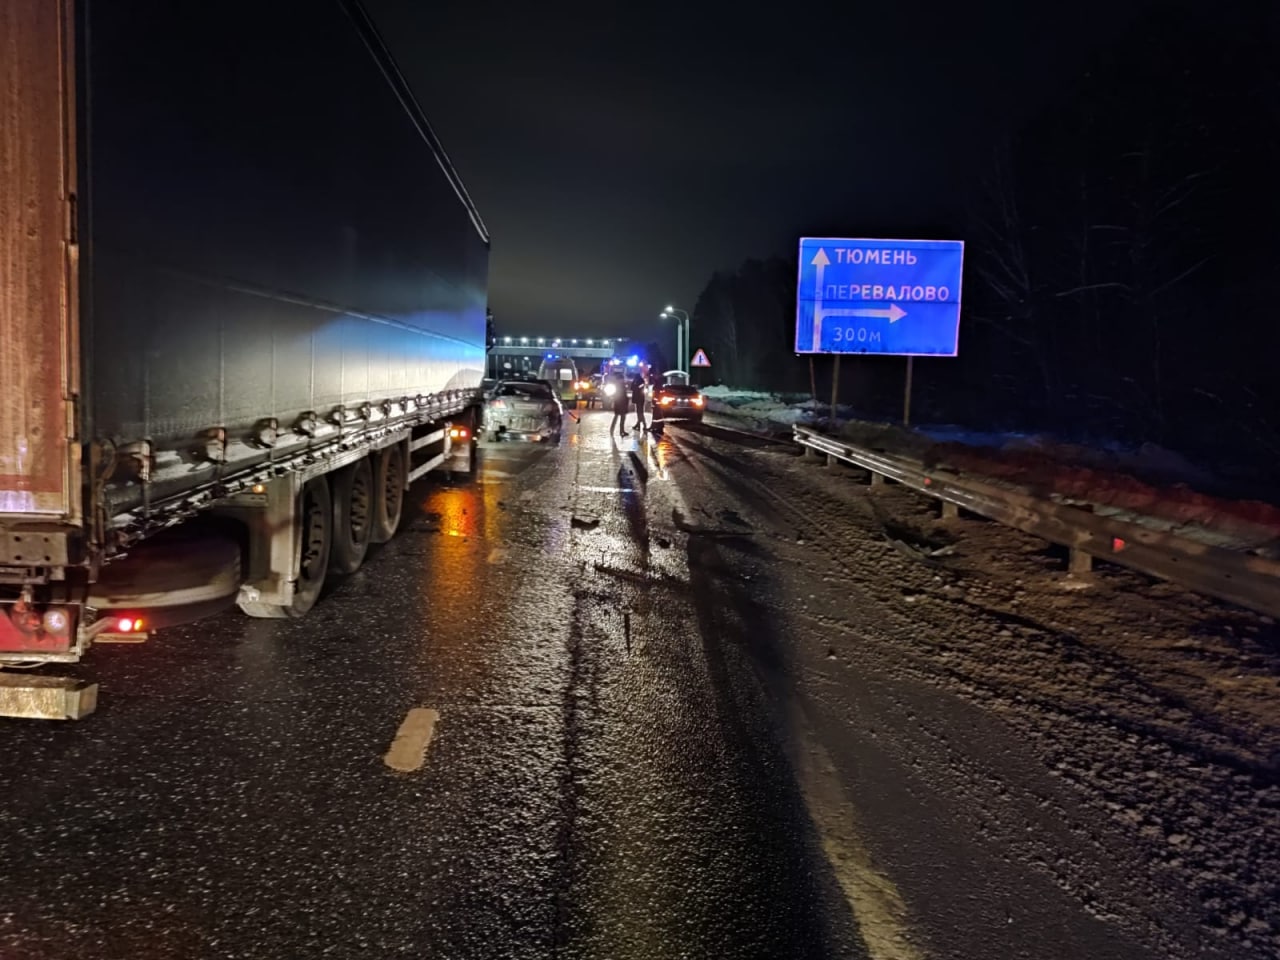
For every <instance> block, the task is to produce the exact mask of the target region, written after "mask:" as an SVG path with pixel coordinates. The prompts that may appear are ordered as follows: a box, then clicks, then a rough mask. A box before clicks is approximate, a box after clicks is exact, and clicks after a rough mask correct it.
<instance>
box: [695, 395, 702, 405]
mask: <svg viewBox="0 0 1280 960" xmlns="http://www.w3.org/2000/svg"><path fill="white" fill-rule="evenodd" d="M693 405H694V406H695V407H700V406H702V398H701V397H694V398H693Z"/></svg>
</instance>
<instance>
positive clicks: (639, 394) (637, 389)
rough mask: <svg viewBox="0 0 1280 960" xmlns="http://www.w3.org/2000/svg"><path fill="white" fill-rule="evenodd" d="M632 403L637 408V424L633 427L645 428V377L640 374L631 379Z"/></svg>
mask: <svg viewBox="0 0 1280 960" xmlns="http://www.w3.org/2000/svg"><path fill="white" fill-rule="evenodd" d="M631 405H632V406H633V407H635V408H636V425H635V427H634V428H633V429H636V430H644V429H647V428H646V427H645V422H644V377H642V376H640V375H639V374H637V375H636V378H635V379H634V380H632V381H631Z"/></svg>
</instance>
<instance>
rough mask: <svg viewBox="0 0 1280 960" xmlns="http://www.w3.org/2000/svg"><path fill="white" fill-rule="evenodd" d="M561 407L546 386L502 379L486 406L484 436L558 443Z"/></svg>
mask: <svg viewBox="0 0 1280 960" xmlns="http://www.w3.org/2000/svg"><path fill="white" fill-rule="evenodd" d="M563 421H564V408H563V407H562V406H561V404H560V400H559V398H557V397H556V395H555V393H554V392H553V391H552V390H551V388H550V387H548V386H547V385H546V384H545V383H540V382H538V381H536V380H532V381H530V380H504V381H502V382H501V383H499V384H498V385H497V387H495V388H494V390H493V393H491V394H490V395H489V400H488V402H487V403H486V404H485V424H484V428H485V435H486V436H487V437H488V438H489V439H490V440H503V439H521V440H551V441H552V442H555V443H558V442H559V441H560V429H561V425H562V424H563Z"/></svg>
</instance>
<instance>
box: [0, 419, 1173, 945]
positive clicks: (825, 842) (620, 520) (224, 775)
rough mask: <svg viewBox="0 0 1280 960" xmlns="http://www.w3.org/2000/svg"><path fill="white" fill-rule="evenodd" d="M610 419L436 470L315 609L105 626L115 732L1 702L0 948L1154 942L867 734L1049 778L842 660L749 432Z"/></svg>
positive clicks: (814, 580) (1043, 819) (834, 599)
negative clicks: (749, 461) (905, 736)
mask: <svg viewBox="0 0 1280 960" xmlns="http://www.w3.org/2000/svg"><path fill="white" fill-rule="evenodd" d="M607 425H608V417H607V416H606V415H605V414H602V413H599V412H592V413H586V414H584V415H583V417H582V422H581V424H580V425H578V424H575V425H573V426H572V427H571V428H570V429H568V430H566V436H565V439H564V442H563V444H562V445H560V446H558V447H549V446H539V445H517V444H498V445H493V446H487V447H485V448H484V449H483V451H482V467H481V473H480V476H479V478H478V480H477V481H473V482H470V483H467V482H457V483H449V482H447V481H445V480H442V479H435V478H428V480H426V481H424V482H423V483H421V484H419V485H418V486H416V487H415V488H414V498H415V509H414V511H413V513H412V515H411V516H409V517H407V518H406V522H405V524H404V526H403V527H402V530H401V533H400V535H399V536H398V537H397V538H396V539H395V540H393V541H392V542H391V543H389V544H387V545H386V546H384V547H382V548H380V549H377V550H376V551H375V552H373V553H371V556H370V559H369V560H368V561H367V562H366V565H365V566H364V568H363V569H362V570H361V571H360V572H359V573H357V574H356V575H354V576H351V577H349V578H347V579H346V580H344V581H343V582H341V583H339V584H337V585H336V586H335V587H334V588H332V589H331V591H330V593H329V595H328V596H327V597H326V598H325V599H324V600H323V601H322V603H321V605H320V606H318V607H317V608H316V609H315V610H314V611H313V612H312V614H311V615H309V616H308V617H307V618H306V619H304V620H303V621H300V622H277V621H253V620H249V619H247V618H243V617H241V616H239V615H238V614H227V615H225V616H222V617H218V618H215V619H212V620H208V621H204V622H202V623H200V624H198V625H195V626H192V627H189V628H183V629H178V630H173V631H170V632H166V633H163V634H160V635H158V636H156V637H155V638H153V639H152V640H151V641H150V642H148V643H147V644H146V645H143V646H104V647H100V648H97V649H95V650H94V651H93V654H92V656H91V658H90V661H89V662H88V663H87V664H86V665H85V667H84V668H83V669H84V670H85V671H86V672H90V671H91V672H92V673H93V675H95V676H96V677H97V679H98V680H99V681H100V683H101V694H100V706H99V710H98V713H97V714H95V715H94V716H93V717H91V718H90V719H88V720H86V721H83V722H80V723H74V724H61V725H59V724H42V723H31V722H21V721H0V769H2V770H3V771H4V772H5V782H6V789H5V795H4V802H3V804H0V843H2V847H0V849H2V851H3V852H2V854H0V887H2V888H3V890H4V891H5V893H4V896H3V900H0V957H2V958H4V960H53V958H59V960H62V958H71V957H90V956H92V957H95V958H101V960H109V958H139V960H158V958H204V957H210V958H213V957H245V958H250V957H252V958H258V957H263V958H270V957H357V956H359V957H422V958H434V957H441V958H444V957H451V958H472V957H475V958H481V957H485V958H487V957H494V958H520V957H530V958H534V957H538V958H542V957H581V958H637V960H638V958H654V960H657V958H673V957H688V958H702V957H707V958H711V957H715V958H772V957H778V958H826V957H870V958H873V960H886V958H894V960H898V958H902V960H912V958H918V957H927V956H934V957H943V956H946V957H960V958H985V957H993V956H1002V957H1075V956H1090V957H1095V958H1103V957H1106V958H1112V957H1114V958H1139V957H1155V956H1159V955H1160V954H1159V953H1158V952H1156V951H1155V950H1154V949H1153V948H1151V947H1149V946H1148V945H1146V944H1144V942H1143V939H1142V935H1141V931H1137V932H1135V931H1132V930H1129V931H1126V930H1124V929H1121V928H1118V927H1116V926H1115V925H1110V924H1107V923H1105V922H1104V921H1103V920H1101V919H1099V918H1098V917H1097V916H1096V915H1095V913H1092V912H1090V911H1089V910H1086V909H1085V908H1083V907H1082V906H1081V904H1080V903H1079V902H1077V901H1076V900H1075V899H1073V898H1072V897H1070V896H1068V895H1067V894H1066V893H1064V892H1063V891H1062V890H1061V889H1059V888H1057V887H1054V886H1053V885H1052V884H1050V883H1048V882H1046V881H1045V880H1044V878H1043V876H1042V874H1041V873H1039V872H1037V871H1035V870H1033V869H1030V868H1027V867H1026V866H1025V865H1024V864H1022V863H1020V862H1018V859H1017V858H1016V857H1011V856H1010V855H1009V851H1010V850H1011V849H1012V848H1013V846H1016V842H1015V843H1014V844H1013V846H1010V845H1004V846H1002V845H1000V844H993V843H990V842H979V841H978V840H976V839H974V836H973V835H974V822H975V821H976V820H979V819H981V818H982V817H983V816H984V811H983V809H981V806H980V804H981V803H982V801H981V800H978V801H975V800H974V798H973V796H972V795H966V794H965V793H964V791H962V790H957V791H955V792H953V793H952V794H951V796H953V797H955V798H958V799H957V800H956V802H955V803H954V804H950V803H946V802H944V799H945V797H946V796H947V794H946V793H945V792H943V793H942V794H939V793H938V792H937V791H932V790H928V789H922V787H921V782H922V780H923V779H926V778H927V776H928V772H927V770H925V769H922V766H921V758H922V757H923V758H925V759H926V760H927V758H928V756H929V752H930V750H933V749H937V744H936V743H934V744H933V745H932V746H931V745H930V744H929V743H924V742H921V743H920V744H918V745H917V746H918V747H919V749H918V750H917V751H915V752H913V750H910V749H909V750H907V751H906V753H903V752H902V751H901V750H898V749H893V750H891V749H889V748H888V747H887V746H886V745H885V743H884V741H883V739H880V738H879V737H878V733H877V731H878V730H880V731H883V730H885V729H888V728H892V727H894V726H895V725H900V726H901V727H902V728H904V729H906V728H911V729H921V730H923V729H927V730H929V731H932V733H931V734H930V736H932V737H933V738H934V740H936V739H937V737H938V736H941V737H942V740H943V741H944V743H945V741H946V739H947V731H951V730H962V731H965V733H966V737H965V738H964V739H965V740H966V742H968V743H970V744H972V746H970V747H967V748H966V747H965V746H963V745H961V744H958V743H952V744H950V745H947V746H946V749H947V750H949V751H954V750H960V751H964V750H966V749H969V750H972V751H973V752H974V756H980V757H982V758H983V759H982V763H983V764H987V765H991V764H995V763H999V764H1000V765H1002V766H1004V767H1006V768H1008V767H1013V768H1018V767H1020V766H1026V767H1028V768H1031V767H1034V766H1035V760H1034V758H1033V757H1032V756H1031V755H1030V753H1029V751H1028V749H1027V746H1026V745H1025V744H1023V743H1021V742H1019V741H1018V740H1017V739H1016V738H1014V737H1012V736H1011V735H1010V734H1009V732H1008V731H1007V730H1005V729H1002V728H1001V727H1000V725H999V723H998V722H995V721H993V720H992V718H991V717H989V716H984V715H980V714H979V713H978V712H976V711H973V710H971V709H969V708H968V707H966V706H965V705H964V704H963V703H960V702H958V701H957V702H947V701H944V700H940V699H939V698H938V697H937V696H936V695H934V694H932V693H931V692H929V691H927V690H923V689H914V688H912V687H911V685H910V684H909V683H906V682H896V683H891V682H889V681H888V680H887V679H885V678H884V677H883V676H880V675H878V674H877V672H876V671H875V670H874V669H873V668H872V667H867V668H866V669H863V670H856V671H852V672H851V671H850V669H849V665H848V662H847V661H845V660H844V659H842V658H837V657H836V654H835V650H834V649H833V648H832V647H831V646H830V644H829V641H828V639H827V638H826V636H825V635H824V633H823V629H824V628H823V626H822V623H821V617H820V616H819V611H820V610H821V609H822V608H823V606H824V604H825V605H826V607H827V608H828V609H830V608H833V607H836V608H839V607H842V606H843V607H847V606H848V604H849V603H850V602H851V601H850V597H849V595H848V594H847V593H846V592H845V589H844V588H843V587H842V586H841V584H840V582H839V579H838V578H835V577H831V576H827V575H825V574H826V573H828V572H829V571H825V568H824V567H823V559H822V557H821V556H819V557H818V560H817V563H818V566H817V567H815V566H814V565H813V564H814V560H813V556H812V554H813V551H812V548H811V546H810V545H807V544H806V543H805V532H804V530H803V528H802V526H800V525H798V524H800V523H801V522H802V518H797V517H796V516H795V515H793V513H791V512H788V510H787V509H784V508H783V507H782V506H780V505H779V503H778V502H777V501H776V499H771V498H770V497H769V496H768V495H767V492H766V494H762V492H761V490H760V489H759V484H758V483H756V482H755V481H754V480H753V478H752V477H751V476H750V475H749V473H748V472H746V471H744V470H743V469H741V467H740V466H739V465H738V464H737V463H736V460H735V457H734V450H735V439H734V438H733V437H732V436H719V437H717V436H716V435H715V431H714V430H710V431H706V432H703V433H701V434H697V433H694V432H692V431H688V432H686V431H681V430H679V429H672V430H671V431H669V436H668V438H667V439H665V440H663V441H662V442H661V443H658V444H646V443H642V444H637V443H636V441H635V438H634V437H629V438H627V440H625V441H615V440H613V439H611V438H610V437H609V436H608V434H607ZM802 552H807V553H806V555H807V556H808V557H809V560H808V561H806V563H807V565H806V564H802V563H800V562H799V561H798V557H799V556H800V554H801V553H802ZM415 708H426V709H430V710H434V711H436V712H437V713H438V721H437V723H436V725H435V729H434V735H433V737H432V739H431V740H430V743H429V745H428V748H427V752H426V758H425V762H424V764H423V766H422V767H421V769H418V770H416V771H413V772H407V773H406V772H398V771H395V770H392V769H390V768H389V767H388V766H387V764H386V763H385V762H384V755H385V754H386V753H387V751H388V748H389V747H390V745H391V741H392V738H393V737H394V736H395V734H396V731H397V729H398V727H399V726H400V724H401V723H402V721H403V720H404V719H405V716H406V714H407V713H408V712H409V711H410V710H413V709H415ZM938 731H941V733H940V734H939V732H938ZM1029 775H1034V771H1032V773H1031V774H1029ZM940 796H941V797H943V798H944V799H940ZM975 803H976V804H978V805H977V806H975V805H974V804H975ZM1013 819H1014V821H1016V823H1018V824H1019V825H1020V824H1022V823H1023V821H1024V820H1025V823H1026V827H1025V829H1026V831H1027V832H1028V833H1030V832H1031V831H1033V830H1034V831H1043V832H1044V833H1046V835H1050V836H1052V835H1053V833H1054V831H1055V830H1058V829H1060V824H1059V823H1058V822H1057V821H1059V820H1060V819H1061V815H1060V811H1059V812H1055V809H1054V808H1053V807H1050V808H1048V809H1047V810H1041V811H1037V810H1034V809H1032V810H1030V811H1029V812H1027V813H1025V814H1023V815H1022V819H1017V818H1013ZM1018 829H1019V830H1020V829H1022V828H1021V826H1019V827H1018ZM1068 842H1070V841H1069V838H1067V839H1064V840H1063V843H1068ZM1153 942H1154V941H1153Z"/></svg>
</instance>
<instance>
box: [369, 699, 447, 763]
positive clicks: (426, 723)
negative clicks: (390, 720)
mask: <svg viewBox="0 0 1280 960" xmlns="http://www.w3.org/2000/svg"><path fill="white" fill-rule="evenodd" d="M439 719H440V712H439V711H438V710H432V709H430V708H428V707H414V708H413V709H412V710H410V711H409V712H408V714H406V715H405V718H404V722H403V723H401V724H400V729H399V730H397V731H396V738H395V739H394V740H392V741H391V749H390V750H388V751H387V755H386V756H385V757H383V758H382V762H383V763H385V764H386V765H387V766H388V767H390V768H391V769H392V770H399V771H400V772H401V773H413V771H415V770H418V769H420V768H421V767H422V765H423V763H425V762H426V759H427V747H429V746H430V745H431V738H432V736H434V735H435V732H436V721H437V720H439Z"/></svg>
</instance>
